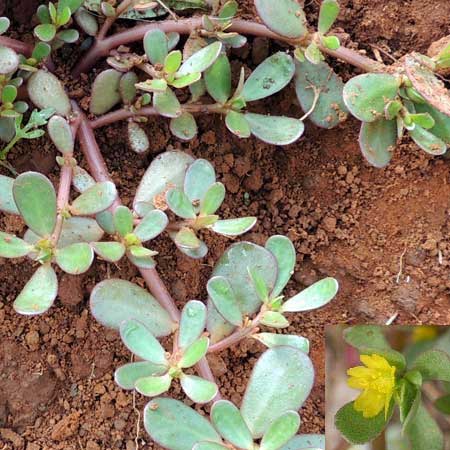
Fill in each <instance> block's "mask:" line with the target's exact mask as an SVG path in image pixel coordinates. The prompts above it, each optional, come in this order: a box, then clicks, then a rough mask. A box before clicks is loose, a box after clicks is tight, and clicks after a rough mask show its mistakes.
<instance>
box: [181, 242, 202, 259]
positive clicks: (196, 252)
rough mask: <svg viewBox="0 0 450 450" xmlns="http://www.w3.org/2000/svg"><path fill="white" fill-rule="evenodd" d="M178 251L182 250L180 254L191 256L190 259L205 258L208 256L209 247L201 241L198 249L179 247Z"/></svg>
mask: <svg viewBox="0 0 450 450" xmlns="http://www.w3.org/2000/svg"><path fill="white" fill-rule="evenodd" d="M178 250H180V252H182V253H184V254H185V255H187V256H189V258H193V259H201V258H204V257H205V256H206V254H207V253H208V247H207V246H206V244H205V243H204V242H203V241H202V240H201V239H199V241H198V247H197V248H188V247H181V246H178Z"/></svg>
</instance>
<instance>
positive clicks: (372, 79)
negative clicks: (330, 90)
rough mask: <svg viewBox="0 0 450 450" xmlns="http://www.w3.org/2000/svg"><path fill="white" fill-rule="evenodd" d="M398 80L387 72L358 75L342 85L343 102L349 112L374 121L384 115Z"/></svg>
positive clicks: (395, 93) (365, 120) (359, 117)
mask: <svg viewBox="0 0 450 450" xmlns="http://www.w3.org/2000/svg"><path fill="white" fill-rule="evenodd" d="M398 88H399V80H398V79H397V78H396V77H395V76H393V75H390V74H387V73H366V74H363V75H358V76H356V77H354V78H352V79H351V80H350V81H348V82H347V83H346V84H345V86H344V91H343V96H344V102H345V104H346V105H347V108H348V109H349V110H350V112H351V113H352V114H353V115H354V116H355V117H356V118H357V119H359V120H361V121H363V122H374V121H375V120H378V119H380V118H381V117H382V116H383V115H384V108H385V106H386V104H387V103H388V102H389V101H391V100H394V98H395V97H396V95H397V91H398Z"/></svg>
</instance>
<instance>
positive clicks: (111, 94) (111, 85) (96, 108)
mask: <svg viewBox="0 0 450 450" xmlns="http://www.w3.org/2000/svg"><path fill="white" fill-rule="evenodd" d="M121 77H122V73H121V72H118V71H117V70H114V69H107V70H104V71H103V72H100V73H99V74H98V75H97V77H96V78H95V80H94V84H93V85H92V93H91V103H90V106H89V110H90V112H91V113H92V114H96V115H99V114H105V113H106V112H108V111H109V110H110V109H111V108H113V107H114V106H115V105H117V104H118V103H119V102H120V99H121V97H120V91H119V86H120V79H121Z"/></svg>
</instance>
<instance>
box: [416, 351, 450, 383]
mask: <svg viewBox="0 0 450 450" xmlns="http://www.w3.org/2000/svg"><path fill="white" fill-rule="evenodd" d="M411 370H417V371H419V372H420V373H421V375H422V378H423V380H424V381H428V380H440V381H450V357H449V355H448V354H447V353H446V352H443V351H441V350H428V351H425V352H423V353H422V354H421V355H419V356H418V357H417V358H416V360H415V361H414V364H413V367H412V368H411Z"/></svg>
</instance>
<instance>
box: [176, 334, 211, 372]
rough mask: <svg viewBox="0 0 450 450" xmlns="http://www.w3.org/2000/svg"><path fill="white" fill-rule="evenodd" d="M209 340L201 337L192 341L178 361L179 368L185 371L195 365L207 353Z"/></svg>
mask: <svg viewBox="0 0 450 450" xmlns="http://www.w3.org/2000/svg"><path fill="white" fill-rule="evenodd" d="M208 346H209V339H208V338H207V337H206V336H203V337H201V338H200V339H197V340H196V341H194V342H193V343H192V344H191V345H189V347H187V348H186V349H185V350H184V352H183V356H182V358H181V360H180V363H179V365H180V367H181V368H183V369H185V368H187V367H192V366H193V365H195V364H197V363H198V362H199V361H200V360H201V359H202V358H203V357H204V356H205V355H206V352H207V351H208Z"/></svg>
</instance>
